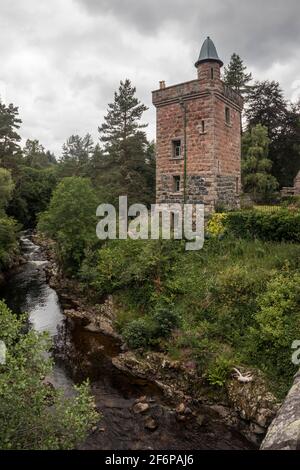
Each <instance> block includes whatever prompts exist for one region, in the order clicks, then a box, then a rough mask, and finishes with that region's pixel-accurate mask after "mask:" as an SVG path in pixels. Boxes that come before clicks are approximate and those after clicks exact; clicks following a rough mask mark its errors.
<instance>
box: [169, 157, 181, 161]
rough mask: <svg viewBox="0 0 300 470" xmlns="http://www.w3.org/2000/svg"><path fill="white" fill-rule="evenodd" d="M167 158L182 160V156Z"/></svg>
mask: <svg viewBox="0 0 300 470" xmlns="http://www.w3.org/2000/svg"><path fill="white" fill-rule="evenodd" d="M169 160H183V157H170V158H169Z"/></svg>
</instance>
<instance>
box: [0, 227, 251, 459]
mask: <svg viewBox="0 0 300 470" xmlns="http://www.w3.org/2000/svg"><path fill="white" fill-rule="evenodd" d="M21 243H22V249H23V256H24V257H25V259H26V262H25V263H24V264H22V265H21V266H20V267H19V268H18V269H16V270H15V271H14V272H13V273H12V274H11V275H10V276H9V278H8V280H7V283H6V284H5V286H3V287H2V288H1V289H0V298H4V300H5V301H6V302H7V304H8V306H9V307H10V308H11V309H12V310H13V311H14V312H15V313H18V314H19V313H21V312H27V313H28V314H29V320H30V323H31V325H32V327H33V328H35V329H36V330H37V331H47V332H48V333H49V334H50V336H51V337H53V339H54V340H55V342H56V345H57V347H56V350H58V351H59V353H58V354H54V358H55V365H54V369H53V374H52V377H51V381H52V383H53V384H54V385H55V386H59V387H62V388H63V389H64V390H65V393H66V394H72V393H73V390H72V386H73V383H74V382H80V381H81V380H83V379H85V378H89V379H90V381H91V387H92V393H93V395H94V397H95V402H96V405H97V408H98V409H99V411H100V412H101V414H102V419H101V421H100V424H99V425H98V426H97V428H96V429H95V430H94V431H93V432H92V433H91V434H90V435H89V436H88V438H87V439H86V441H85V442H84V443H83V444H82V445H81V446H80V448H81V449H104V450H108V449H114V450H122V449H130V450H135V449H136V450H138V449H183V450H188V449H251V448H253V446H252V445H251V444H250V443H249V442H248V441H247V440H246V439H245V438H244V437H242V436H241V435H240V434H238V433H237V432H235V431H233V430H231V429H229V428H228V427H226V426H225V425H224V424H222V423H221V422H220V420H219V421H218V420H215V419H211V418H210V417H209V418H207V417H205V416H204V417H203V416H202V417H201V419H199V415H198V416H194V415H192V414H191V415H190V416H187V417H186V418H185V419H184V421H180V420H178V416H177V414H176V412H175V410H174V405H172V404H170V403H167V402H166V400H165V398H164V397H163V396H162V393H161V392H160V390H159V389H158V387H156V386H154V384H152V383H151V382H147V381H142V380H140V379H139V380H138V379H134V378H132V377H129V376H127V375H126V374H124V373H121V372H120V371H118V370H117V369H115V368H114V367H113V365H112V362H111V358H112V357H113V356H114V355H117V354H118V353H119V352H120V349H119V348H120V345H119V344H117V343H115V342H112V340H111V339H110V338H108V337H106V336H105V335H102V334H99V333H93V332H90V331H87V330H86V329H84V327H83V326H81V325H78V324H77V325H76V324H74V323H73V324H66V322H65V318H64V315H63V312H62V308H61V306H60V303H59V299H58V296H57V294H56V292H55V291H54V290H53V289H52V288H51V287H50V286H49V285H48V284H47V281H46V275H45V272H44V269H43V267H44V266H45V264H46V263H47V260H46V259H45V256H44V254H43V252H42V250H41V248H40V247H39V246H37V245H36V244H34V243H33V242H32V240H31V237H30V234H27V235H26V234H25V235H24V236H23V237H22V238H21ZM58 331H59V334H58ZM141 396H143V397H145V398H144V399H143V400H144V401H146V402H147V403H148V405H149V410H148V411H147V412H146V413H135V412H134V410H133V407H134V405H135V403H136V402H137V401H139V397H141ZM202 418H203V419H202ZM149 422H150V423H151V424H152V426H149ZM153 423H155V426H153ZM203 423H204V424H203ZM151 427H152V429H149V428H151Z"/></svg>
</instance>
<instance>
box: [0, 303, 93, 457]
mask: <svg viewBox="0 0 300 470" xmlns="http://www.w3.org/2000/svg"><path fill="white" fill-rule="evenodd" d="M0 331H1V336H0V338H1V340H2V341H4V342H5V345H6V348H7V349H6V361H5V364H0V448H1V449H5V450H7V449H15V450H20V449H22V450H28V449H30V450H50V449H73V448H74V447H76V446H77V445H78V444H79V443H80V442H82V441H83V440H84V439H85V438H86V436H87V434H88V432H89V430H90V429H91V427H93V425H94V424H95V423H96V422H97V421H98V419H99V415H98V414H97V413H96V412H95V409H94V407H95V405H94V401H93V398H92V396H91V395H90V392H89V386H88V384H82V385H81V386H78V387H75V389H76V390H75V395H74V396H72V397H70V398H68V397H66V396H65V395H64V393H63V392H62V391H61V390H59V389H57V388H54V387H53V388H52V387H49V386H47V385H46V384H45V382H44V381H43V379H44V378H45V376H49V375H50V374H51V372H52V363H51V361H49V360H48V359H47V358H46V357H45V351H46V349H47V348H48V347H49V342H48V339H47V336H46V335H45V334H39V333H37V332H35V331H33V330H29V331H28V319H27V317H26V316H25V315H23V316H21V317H17V316H16V315H14V314H13V313H12V312H11V311H10V310H9V309H8V308H7V306H6V305H5V303H4V302H1V301H0Z"/></svg>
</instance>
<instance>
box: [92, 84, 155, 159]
mask: <svg viewBox="0 0 300 470" xmlns="http://www.w3.org/2000/svg"><path fill="white" fill-rule="evenodd" d="M135 93H136V88H135V87H133V86H132V85H131V82H130V80H129V79H128V78H127V79H126V80H125V82H122V81H121V82H120V86H119V91H118V92H115V94H114V102H113V103H109V105H108V112H107V115H106V116H105V117H104V123H103V124H102V126H101V127H99V128H98V130H99V134H100V141H101V142H103V143H104V146H105V150H106V151H109V150H111V148H112V147H113V148H114V149H116V150H120V147H121V146H122V144H123V145H124V143H125V142H126V141H127V140H128V139H129V138H130V137H133V136H135V135H136V134H137V132H138V131H140V130H141V129H142V128H145V127H146V126H147V124H140V119H141V117H142V114H143V113H144V111H147V109H148V108H147V107H146V106H145V105H144V104H141V102H140V101H139V100H138V98H137V97H136V96H135Z"/></svg>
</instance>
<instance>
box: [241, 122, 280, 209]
mask: <svg viewBox="0 0 300 470" xmlns="http://www.w3.org/2000/svg"><path fill="white" fill-rule="evenodd" d="M269 142H270V139H269V137H268V130H267V128H266V127H264V126H262V125H260V124H258V125H256V126H255V127H253V128H252V129H251V130H249V131H247V132H246V133H245V134H244V135H243V139H242V184H243V190H244V191H245V192H246V193H249V194H251V196H252V198H253V200H254V201H256V202H261V201H267V200H268V199H269V198H270V197H272V195H273V194H274V191H275V190H276V189H277V187H278V183H277V181H276V178H275V177H274V176H272V175H271V168H272V161H271V160H270V159H269V158H268V153H269Z"/></svg>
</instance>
